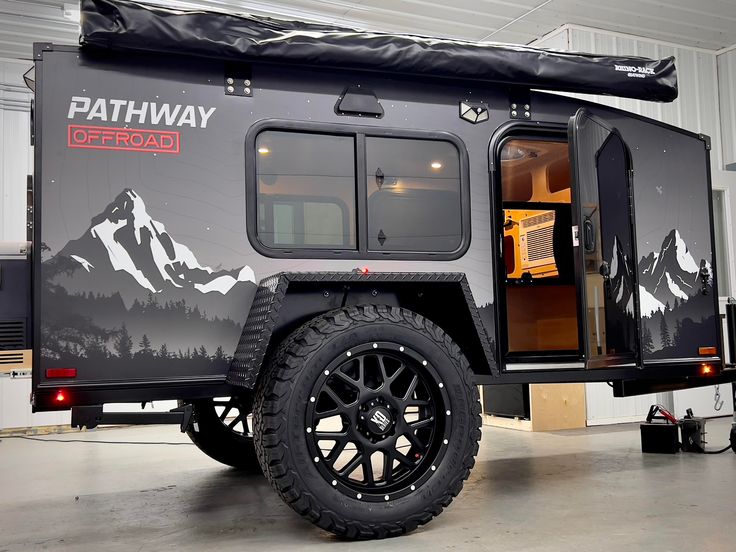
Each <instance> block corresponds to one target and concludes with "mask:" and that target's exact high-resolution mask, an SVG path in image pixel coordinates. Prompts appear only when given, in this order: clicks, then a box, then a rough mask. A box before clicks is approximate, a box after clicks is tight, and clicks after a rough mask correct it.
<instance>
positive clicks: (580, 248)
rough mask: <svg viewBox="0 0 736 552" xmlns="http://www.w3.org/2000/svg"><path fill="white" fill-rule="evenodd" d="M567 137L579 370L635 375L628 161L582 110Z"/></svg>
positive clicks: (617, 142) (619, 141)
mask: <svg viewBox="0 0 736 552" xmlns="http://www.w3.org/2000/svg"><path fill="white" fill-rule="evenodd" d="M568 133H569V144H570V159H571V162H572V165H573V177H574V184H573V237H572V239H573V245H574V247H575V252H576V258H575V269H576V280H577V289H578V304H579V306H580V318H579V320H580V325H581V334H582V342H583V351H584V355H585V366H586V368H603V367H633V366H636V365H639V364H640V363H639V362H638V361H639V358H640V343H639V341H640V340H639V329H638V319H637V316H636V313H637V312H638V302H639V299H638V288H637V285H636V281H637V277H636V263H635V259H636V242H635V239H634V236H635V233H634V206H633V194H632V187H631V156H630V154H629V151H628V147H627V146H626V143H625V142H624V140H623V138H622V137H621V135H620V133H619V132H618V131H617V130H616V129H615V128H614V127H613V126H611V125H610V124H608V123H607V122H606V121H604V120H603V119H601V118H599V117H596V116H593V115H591V114H590V113H589V112H588V111H586V110H585V109H580V110H579V111H578V112H577V113H576V114H575V116H574V117H572V118H571V119H570V124H569V127H568Z"/></svg>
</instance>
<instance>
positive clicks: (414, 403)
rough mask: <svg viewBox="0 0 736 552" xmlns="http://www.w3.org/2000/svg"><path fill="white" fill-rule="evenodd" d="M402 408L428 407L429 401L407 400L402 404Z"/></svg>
mask: <svg viewBox="0 0 736 552" xmlns="http://www.w3.org/2000/svg"><path fill="white" fill-rule="evenodd" d="M404 406H429V401H422V400H418V399H409V400H407V401H405V402H404Z"/></svg>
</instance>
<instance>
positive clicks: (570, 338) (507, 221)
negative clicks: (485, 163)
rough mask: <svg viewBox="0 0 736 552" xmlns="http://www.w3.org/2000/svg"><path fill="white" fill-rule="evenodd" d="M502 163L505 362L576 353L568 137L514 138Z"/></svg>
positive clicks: (576, 355) (574, 356)
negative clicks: (505, 327) (505, 322)
mask: <svg viewBox="0 0 736 552" xmlns="http://www.w3.org/2000/svg"><path fill="white" fill-rule="evenodd" d="M500 165H501V194H502V205H501V212H500V213H497V216H499V217H501V218H502V225H503V260H504V268H505V279H504V280H503V282H504V284H505V290H504V293H505V299H506V301H505V304H506V321H507V328H508V334H507V335H508V343H507V349H506V350H507V353H508V354H507V361H508V362H513V361H515V360H516V361H520V360H525V359H529V358H539V357H542V358H544V357H545V356H547V357H548V358H549V359H550V360H552V358H551V357H552V356H554V361H555V362H559V361H560V359H561V358H565V357H567V358H569V359H570V360H578V359H579V357H580V340H579V320H578V304H577V293H576V285H575V266H574V256H573V255H574V253H573V242H572V176H571V170H570V159H569V154H568V143H567V140H565V139H564V138H562V137H560V138H559V139H550V138H544V139H540V138H515V137H513V138H511V139H509V140H507V141H506V142H505V143H504V144H503V146H502V148H501V153H500Z"/></svg>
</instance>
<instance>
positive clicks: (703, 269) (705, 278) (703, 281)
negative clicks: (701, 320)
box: [700, 259, 710, 295]
mask: <svg viewBox="0 0 736 552" xmlns="http://www.w3.org/2000/svg"><path fill="white" fill-rule="evenodd" d="M709 283H710V270H708V266H707V265H706V264H705V259H703V260H702V261H700V291H701V292H702V293H703V295H708V284H709Z"/></svg>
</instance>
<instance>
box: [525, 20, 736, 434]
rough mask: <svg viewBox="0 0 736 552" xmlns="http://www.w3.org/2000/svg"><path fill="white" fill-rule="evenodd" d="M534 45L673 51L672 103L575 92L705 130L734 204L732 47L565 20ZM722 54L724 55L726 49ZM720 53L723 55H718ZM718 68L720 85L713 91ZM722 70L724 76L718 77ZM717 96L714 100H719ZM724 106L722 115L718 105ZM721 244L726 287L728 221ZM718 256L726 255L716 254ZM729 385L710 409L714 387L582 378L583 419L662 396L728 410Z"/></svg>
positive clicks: (638, 415)
mask: <svg viewBox="0 0 736 552" xmlns="http://www.w3.org/2000/svg"><path fill="white" fill-rule="evenodd" d="M534 44H535V45H538V46H542V47H546V48H556V49H562V50H571V51H581V52H591V53H596V54H604V55H637V56H644V57H650V58H664V57H667V56H675V60H676V65H677V76H678V84H679V89H680V93H679V97H678V98H677V100H675V101H674V102H672V103H655V102H644V101H638V100H630V99H625V98H609V97H605V96H589V95H582V94H581V95H577V96H578V97H581V98H585V99H588V100H591V101H595V102H599V103H603V104H606V105H611V106H613V107H617V108H620V109H624V110H626V111H630V112H633V113H638V114H641V115H644V116H646V117H651V118H653V119H658V120H660V121H664V122H666V123H670V124H672V125H676V126H679V127H682V128H685V129H687V130H691V131H693V132H701V133H703V134H707V135H709V136H710V137H711V139H712V150H711V165H712V175H713V187H714V189H717V190H722V191H723V193H724V194H725V196H724V197H725V198H726V199H727V201H728V202H729V204H730V207H731V209H730V210H731V211H732V212H733V210H734V208H736V172H729V171H726V170H724V169H725V164H727V163H729V162H733V161H730V160H729V158H730V159H734V160H736V136H734V131H735V129H736V127H735V126H734V122H735V118H734V113H735V112H734V105H735V104H736V100H735V99H734V93H735V92H736V52H731V53H729V54H733V55H732V56H731V58H729V59H728V60H727V61H724V60H722V59H721V60H719V59H717V58H718V57H719V56H717V52H716V51H713V50H704V49H700V48H694V47H687V46H679V45H676V44H670V43H663V42H658V41H655V40H651V39H647V38H641V37H635V36H629V35H624V34H620V33H614V32H610V31H602V30H599V29H590V28H586V27H580V26H576V25H565V26H563V27H561V28H559V29H557V30H556V31H554V32H552V33H550V34H549V35H547V36H545V37H543V38H541V39H540V40H538V41H536V42H535V43H534ZM729 54H726V55H729ZM721 57H723V56H721ZM719 72H720V77H721V79H722V80H721V81H720V83H721V86H720V93H719ZM724 74H725V76H726V77H730V81H726V82H724V80H723V79H724ZM719 96H720V104H719ZM724 102H725V103H726V104H728V106H727V107H728V108H730V111H728V112H726V113H724V114H723V115H722V113H721V111H722V106H723V104H724ZM725 226H726V228H730V231H729V232H727V234H728V235H727V236H725V238H726V244H727V249H728V251H729V252H730V255H729V258H728V259H727V262H728V267H729V270H728V274H729V275H730V286H729V288H730V289H731V290H734V289H736V287H735V286H734V283H735V282H736V271H734V270H733V263H734V255H733V251H734V249H733V244H734V243H735V242H736V231H735V230H734V229H733V228H732V227H731V226H730V224H726V225H725ZM719 261H720V262H724V261H726V260H724V259H719ZM729 392H730V390H728V391H726V390H724V393H723V395H724V397H725V398H726V401H725V404H724V406H723V408H722V410H721V411H716V410H715V409H714V400H713V397H714V388H711V387H707V388H701V389H690V390H687V391H678V392H675V393H672V394H662V395H646V396H643V397H633V398H628V399H614V398H613V397H612V394H611V389H610V388H609V387H608V386H607V385H606V384H587V385H586V399H587V410H588V423H589V424H601V423H616V422H628V421H634V420H641V419H642V417H643V416H644V415H646V413H647V410H648V408H649V405H650V404H652V403H653V402H665V403H668V404H669V406H671V407H672V408H674V409H675V411H676V414H677V415H684V413H685V409H686V408H688V407H691V408H693V409H694V410H695V412H696V413H697V414H698V415H701V416H715V415H725V414H729V413H731V412H732V405H731V404H730V401H729V400H728V394H729Z"/></svg>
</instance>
